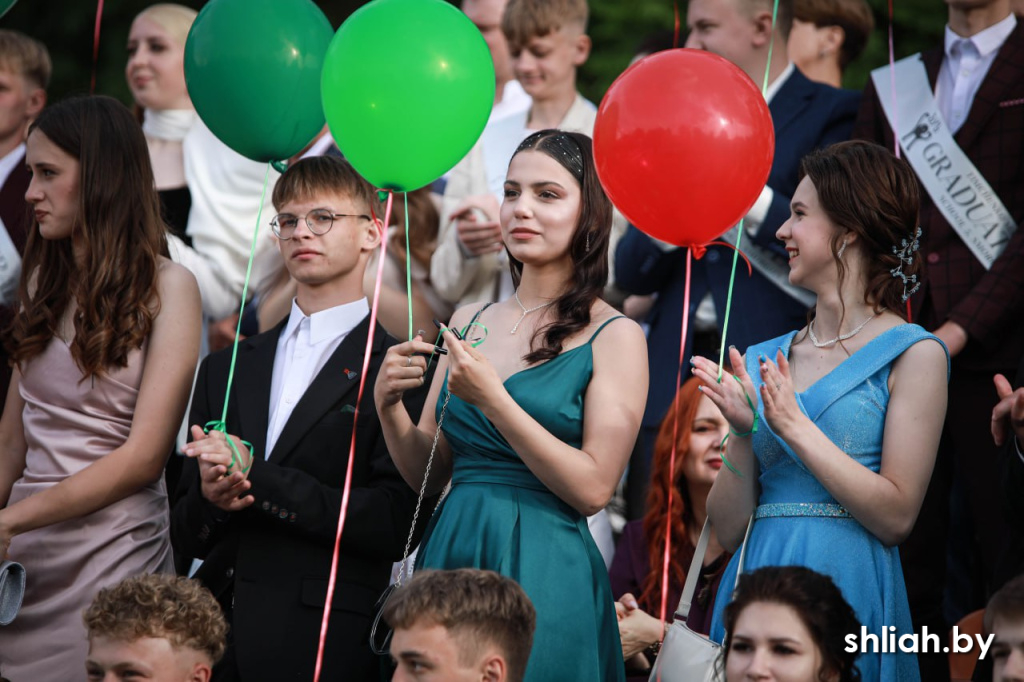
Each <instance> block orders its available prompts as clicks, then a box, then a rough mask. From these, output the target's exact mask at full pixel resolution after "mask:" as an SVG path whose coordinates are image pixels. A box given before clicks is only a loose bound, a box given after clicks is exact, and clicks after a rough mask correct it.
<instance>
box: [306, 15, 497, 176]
mask: <svg viewBox="0 0 1024 682" xmlns="http://www.w3.org/2000/svg"><path fill="white" fill-rule="evenodd" d="M494 87H495V83H494V64H493V62H492V61H491V53H490V51H489V50H488V48H487V44H486V43H485V42H484V39H483V36H482V35H480V31H479V30H478V29H477V28H476V26H474V25H473V23H472V22H471V21H470V20H469V19H468V18H467V17H466V16H465V15H464V14H463V13H462V12H460V11H459V10H458V9H456V8H455V7H453V6H452V5H450V4H448V3H447V2H443V0H373V2H370V3H369V4H367V5H364V6H363V7H362V8H361V9H359V10H358V11H356V12H355V13H354V14H352V16H350V17H349V18H348V20H347V21H346V22H345V23H344V24H342V26H341V28H340V29H339V30H338V33H337V34H336V35H335V36H334V40H332V41H331V45H330V47H329V48H328V50H327V57H326V58H325V63H324V69H323V79H322V95H323V107H324V114H325V115H326V117H327V125H328V126H329V127H330V130H331V134H332V135H333V136H334V140H335V142H337V144H338V148H339V149H341V151H342V153H343V154H344V155H345V158H346V159H348V161H349V162H350V163H351V164H352V165H353V166H354V167H355V169H356V170H357V171H359V173H360V174H361V175H362V176H363V177H364V178H366V179H367V180H368V181H370V182H371V183H372V184H373V185H375V186H377V187H381V188H389V189H395V190H400V191H404V192H411V191H413V190H415V189H418V188H420V187H423V186H425V185H428V184H430V183H431V182H433V181H434V180H436V179H437V178H439V177H441V175H443V174H444V173H445V172H447V171H448V170H450V169H451V168H452V166H454V165H455V164H456V163H458V162H459V160H461V159H462V157H464V156H465V155H466V153H467V152H468V151H469V150H470V149H471V148H472V147H473V145H474V144H475V143H476V141H477V139H478V138H479V137H480V133H482V132H483V129H484V125H486V123H487V117H488V116H489V115H490V112H491V107H492V105H493V104H494Z"/></svg>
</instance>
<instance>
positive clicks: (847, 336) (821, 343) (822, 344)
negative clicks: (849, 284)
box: [807, 313, 878, 348]
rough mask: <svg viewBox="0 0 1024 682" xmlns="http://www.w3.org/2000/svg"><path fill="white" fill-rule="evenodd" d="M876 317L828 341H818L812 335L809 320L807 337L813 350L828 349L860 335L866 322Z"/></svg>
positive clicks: (811, 325) (867, 320) (812, 321)
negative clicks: (812, 345) (809, 338)
mask: <svg viewBox="0 0 1024 682" xmlns="http://www.w3.org/2000/svg"><path fill="white" fill-rule="evenodd" d="M876 317H878V313H874V314H872V315H871V317H869V318H868V319H866V320H864V321H863V322H861V323H860V324H859V325H857V328H856V329H854V330H853V331H852V332H849V333H847V334H840V335H839V336H837V337H836V338H834V339H829V340H828V341H818V337H817V336H815V335H814V320H811V323H810V324H809V325H807V335H808V336H810V337H811V343H813V344H814V347H815V348H828V347H829V346H831V345H834V344H836V343H839V342H840V341H846V340H847V339H852V338H853V337H854V336H856V335H857V334H859V333H860V330H861V329H864V327H865V326H867V323H868V322H870V321H871V320H873V319H875V318H876Z"/></svg>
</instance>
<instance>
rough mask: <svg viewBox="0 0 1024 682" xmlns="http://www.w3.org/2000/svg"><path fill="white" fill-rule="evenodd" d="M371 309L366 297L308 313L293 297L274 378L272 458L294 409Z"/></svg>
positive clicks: (269, 436)
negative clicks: (329, 360)
mask: <svg viewBox="0 0 1024 682" xmlns="http://www.w3.org/2000/svg"><path fill="white" fill-rule="evenodd" d="M369 313H370V307H369V305H368V304H367V302H366V299H365V298H361V299H359V300H358V301H353V302H352V303H346V304H345V305H339V306H335V307H333V308H328V309H327V310H321V311H320V312H318V313H313V314H312V315H306V314H305V313H304V312H302V309H300V308H299V306H298V304H297V303H296V302H295V301H294V300H293V301H292V311H291V314H290V315H289V316H288V323H287V324H286V325H285V328H284V330H283V331H282V332H281V337H280V338H279V339H278V341H277V350H276V351H275V353H274V372H273V375H272V378H271V381H270V422H269V424H268V427H267V451H266V452H265V453H263V457H264V459H269V458H270V453H271V452H273V450H274V446H275V445H276V444H277V439H278V438H279V437H280V436H281V431H282V430H283V429H284V425H285V424H287V423H288V419H289V417H291V415H292V410H294V409H295V405H296V404H297V403H298V402H299V400H300V399H301V398H302V396H303V395H304V394H305V393H306V389H308V388H309V385H310V384H311V383H313V379H315V378H316V375H317V374H319V373H320V370H321V369H323V367H324V365H325V364H327V360H328V359H330V357H331V355H332V354H333V353H334V351H335V350H337V349H338V346H340V345H341V342H342V341H344V340H345V337H346V336H348V334H349V332H351V331H352V330H353V329H355V327H356V326H357V325H358V324H359V323H360V322H362V321H363V318H365V317H366V316H367V315H368V314H369Z"/></svg>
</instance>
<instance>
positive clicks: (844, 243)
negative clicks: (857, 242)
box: [836, 239, 847, 258]
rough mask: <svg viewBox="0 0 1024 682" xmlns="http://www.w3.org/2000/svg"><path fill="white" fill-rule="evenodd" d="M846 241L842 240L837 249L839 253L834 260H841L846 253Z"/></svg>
mask: <svg viewBox="0 0 1024 682" xmlns="http://www.w3.org/2000/svg"><path fill="white" fill-rule="evenodd" d="M846 241H847V240H846V239H844V240H843V243H842V245H841V246H840V247H839V251H838V252H837V253H836V258H842V257H843V252H844V251H846Z"/></svg>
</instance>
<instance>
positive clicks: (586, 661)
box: [416, 318, 625, 682]
mask: <svg viewBox="0 0 1024 682" xmlns="http://www.w3.org/2000/svg"><path fill="white" fill-rule="evenodd" d="M474 319H475V318H474ZM615 319H618V318H612V319H611V320H608V321H607V322H605V323H604V324H603V325H601V327H600V328H598V330H597V331H596V332H595V333H594V335H593V336H591V337H590V340H589V341H588V342H587V343H585V344H583V345H582V346H577V347H575V348H571V349H569V350H567V351H563V352H562V353H561V354H560V355H558V356H557V357H555V358H553V359H552V360H548V361H547V362H544V363H541V364H539V365H533V366H532V367H528V368H526V369H524V370H522V371H520V372H516V373H515V374H513V375H512V376H510V377H509V378H508V379H506V380H505V388H506V390H507V391H508V392H509V394H510V395H511V396H512V398H513V399H514V400H515V401H516V403H518V404H519V406H520V407H522V408H523V409H524V410H525V411H526V412H527V413H528V414H529V415H530V416H532V417H533V418H534V419H536V420H537V421H538V422H539V423H540V424H541V426H543V427H544V428H545V429H547V430H548V431H549V432H550V433H551V434H552V435H554V436H555V437H557V438H559V439H560V440H562V441H563V442H565V443H568V444H569V445H572V446H573V447H576V448H579V447H581V446H582V444H583V407H584V396H585V394H586V390H587V385H588V384H589V383H590V377H591V375H592V374H593V369H594V365H593V354H592V349H591V342H592V341H593V340H594V337H596V336H597V335H598V334H599V333H600V332H601V330H602V329H604V326H605V325H607V324H608V323H610V322H612V321H613V320H615ZM447 393H448V379H447V377H446V378H445V383H444V387H443V388H442V391H441V395H440V396H439V398H438V404H437V409H436V416H437V417H438V418H439V419H440V415H441V406H442V404H443V401H444V396H445V395H446V394H447ZM442 431H443V432H444V435H445V439H446V440H447V441H448V444H449V445H450V446H451V449H452V453H453V471H452V488H451V491H450V492H449V494H448V496H447V497H446V498H445V500H444V502H443V503H442V504H441V506H440V508H439V509H438V510H437V511H436V512H435V513H434V516H433V518H431V520H430V523H429V525H428V526H427V530H426V533H425V535H424V537H423V541H422V544H421V545H420V551H419V557H418V559H417V560H416V568H417V569H421V568H432V569H449V568H466V567H473V568H483V569H488V570H492V571H497V572H498V573H501V574H502V575H505V576H508V577H510V578H512V579H513V580H515V581H516V582H518V583H519V584H520V585H521V586H522V587H523V590H524V591H525V592H526V594H527V596H529V597H530V600H531V601H532V602H533V605H534V607H535V608H536V611H537V628H536V631H535V632H534V635H533V649H532V650H531V652H530V661H529V664H528V666H527V669H526V678H525V679H526V682H575V681H578V682H621V681H623V680H625V670H624V668H623V663H622V644H621V642H620V640H619V629H618V623H617V620H616V617H615V600H614V598H613V597H612V590H611V583H610V581H609V579H608V571H607V569H606V568H605V564H604V559H602V558H601V553H600V552H599V551H598V549H597V545H596V544H595V543H594V539H593V537H592V536H591V535H590V530H589V528H588V527H587V518H586V517H585V516H583V515H582V514H580V513H579V512H578V511H576V510H575V509H573V508H572V507H570V506H569V505H568V504H566V503H565V502H563V501H562V500H561V499H559V498H558V497H557V496H556V495H555V494H554V493H552V492H551V491H550V490H548V488H547V487H546V486H545V485H544V484H543V483H542V482H541V481H540V480H539V479H538V478H537V477H536V476H534V474H533V472H531V471H530V469H529V468H528V467H527V466H526V465H525V464H524V463H523V461H522V460H521V459H519V455H517V454H516V452H515V450H513V449H512V447H511V446H510V445H509V443H508V441H507V440H505V438H504V436H502V435H501V433H500V432H499V431H498V429H497V428H496V427H495V426H494V424H492V423H491V422H490V420H488V419H487V417H485V416H484V414H483V413H482V412H481V411H480V410H479V409H478V408H477V407H476V406H474V405H472V404H470V403H467V402H465V401H463V400H461V399H459V398H458V397H456V396H454V395H453V396H452V397H451V399H450V400H449V402H448V407H447V408H446V410H445V414H444V419H443V421H442Z"/></svg>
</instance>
